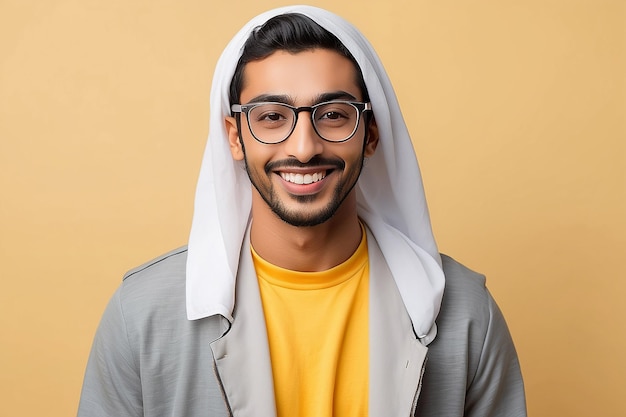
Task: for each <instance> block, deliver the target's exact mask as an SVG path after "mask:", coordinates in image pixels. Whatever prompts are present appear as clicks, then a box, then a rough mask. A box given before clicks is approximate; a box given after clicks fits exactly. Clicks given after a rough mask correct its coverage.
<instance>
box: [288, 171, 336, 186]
mask: <svg viewBox="0 0 626 417" xmlns="http://www.w3.org/2000/svg"><path fill="white" fill-rule="evenodd" d="M280 176H281V178H282V179H283V180H285V181H287V182H291V183H293V184H299V185H300V184H304V185H307V184H313V183H314V182H318V181H321V180H323V179H324V178H325V177H326V171H320V172H314V173H312V174H299V173H294V172H281V173H280Z"/></svg>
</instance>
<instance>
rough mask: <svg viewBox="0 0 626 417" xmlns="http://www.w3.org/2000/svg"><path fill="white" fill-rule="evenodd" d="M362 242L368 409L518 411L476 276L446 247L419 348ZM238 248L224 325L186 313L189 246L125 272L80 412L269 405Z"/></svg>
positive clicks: (511, 372)
mask: <svg viewBox="0 0 626 417" xmlns="http://www.w3.org/2000/svg"><path fill="white" fill-rule="evenodd" d="M368 233H369V232H368ZM368 245H369V247H368V250H369V257H370V363H369V367H370V388H369V415H370V416H380V417H391V416H412V415H417V416H429V417H430V416H433V417H434V416H441V417H455V416H476V417H478V416H502V417H504V416H506V417H514V416H525V415H526V406H525V398H524V388H523V383H522V378H521V373H520V368H519V363H518V360H517V355H516V353H515V348H514V346H513V342H512V340H511V337H510V335H509V331H508V329H507V327H506V323H505V321H504V319H503V317H502V314H501V313H500V311H499V309H498V307H497V306H496V304H495V302H494V301H493V299H492V297H491V296H490V294H489V292H488V291H487V289H486V288H485V279H484V277H483V276H481V275H478V274H476V273H474V272H472V271H470V270H469V269H467V268H465V267H463V266H462V265H460V264H459V263H457V262H456V261H454V260H452V259H451V258H449V257H446V256H443V266H444V272H445V275H446V289H445V294H444V299H443V304H442V309H441V312H440V314H439V317H438V318H437V326H438V334H437V338H436V339H435V341H434V342H432V343H431V344H430V345H429V346H428V348H427V347H425V346H423V345H422V344H421V343H420V342H419V340H418V339H417V338H416V337H415V334H414V333H413V329H412V325H411V321H410V319H409V317H408V314H407V313H406V310H405V309H404V305H403V303H402V299H401V298H400V294H399V293H398V290H397V287H396V285H395V283H394V281H393V277H392V276H391V273H390V271H389V269H388V267H387V264H386V263H385V260H384V258H383V256H382V254H381V252H380V249H379V248H378V245H377V243H376V240H375V239H374V237H373V236H372V235H371V234H368ZM242 248H243V249H242V253H241V258H240V267H239V273H238V276H237V285H236V305H235V311H234V312H233V317H234V320H233V323H232V325H231V324H230V323H229V322H228V320H226V319H225V318H224V317H222V316H211V317H207V318H205V319H201V320H195V321H189V320H187V318H186V311H185V262H186V258H187V256H186V255H187V252H186V249H185V248H182V249H178V250H175V251H173V252H170V253H168V254H166V255H163V256H161V257H159V258H157V259H155V260H153V261H151V262H149V263H147V264H145V265H143V266H141V267H139V268H137V269H134V270H132V271H130V272H128V273H127V274H126V275H125V277H124V281H123V283H122V285H121V286H120V288H119V289H118V290H117V292H116V293H115V294H114V295H113V297H112V299H111V301H110V303H109V305H108V306H107V308H106V311H105V313H104V315H103V317H102V321H101V323H100V326H99V328H98V331H97V333H96V336H95V339H94V343H93V347H92V351H91V355H90V357H89V361H88V364H87V371H86V374H85V379H84V383H83V391H82V395H81V400H80V405H79V410H78V416H79V417H96V416H115V417H123V416H147V417H157V416H159V417H165V416H171V417H183V416H186V417H195V416H209V417H217V416H220V417H221V416H237V417H263V416H275V415H276V407H275V402H274V390H273V380H272V370H271V364H270V356H269V348H268V342H267V336H266V329H265V319H264V316H263V307H262V305H261V301H260V297H259V289H258V284H257V278H256V274H255V271H254V266H253V263H252V258H251V256H250V250H249V242H248V241H247V240H246V241H245V242H244V244H243V245H242ZM426 363H427V365H426Z"/></svg>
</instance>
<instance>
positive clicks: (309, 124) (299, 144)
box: [285, 112, 324, 163]
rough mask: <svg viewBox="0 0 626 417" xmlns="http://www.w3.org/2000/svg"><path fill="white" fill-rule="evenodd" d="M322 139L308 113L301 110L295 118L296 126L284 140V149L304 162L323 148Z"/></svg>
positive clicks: (319, 152) (318, 153)
mask: <svg viewBox="0 0 626 417" xmlns="http://www.w3.org/2000/svg"><path fill="white" fill-rule="evenodd" d="M323 141H324V140H323V139H322V138H320V137H319V135H318V134H317V132H316V131H315V128H314V127H313V121H312V120H311V116H310V113H308V112H302V113H300V114H299V117H298V119H297V120H296V126H295V127H294V129H293V132H291V135H290V136H289V137H288V138H287V140H286V141H285V150H286V152H287V153H288V154H289V156H292V157H294V158H296V159H298V161H300V162H303V163H306V162H309V161H310V160H311V158H313V157H314V156H316V155H320V154H321V153H322V151H323V150H324V144H323Z"/></svg>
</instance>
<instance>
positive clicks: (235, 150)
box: [224, 116, 244, 161]
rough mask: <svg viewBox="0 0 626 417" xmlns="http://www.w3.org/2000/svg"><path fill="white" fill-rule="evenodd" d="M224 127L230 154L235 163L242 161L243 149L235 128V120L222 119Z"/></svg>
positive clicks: (229, 118) (229, 117) (228, 117)
mask: <svg viewBox="0 0 626 417" xmlns="http://www.w3.org/2000/svg"><path fill="white" fill-rule="evenodd" d="M224 127H226V133H227V134H228V143H229V146H230V154H231V155H232V156H233V159H234V160H235V161H242V160H243V158H244V154H243V147H242V146H241V140H240V139H239V129H238V128H237V119H235V118H234V117H232V116H227V117H225V118H224Z"/></svg>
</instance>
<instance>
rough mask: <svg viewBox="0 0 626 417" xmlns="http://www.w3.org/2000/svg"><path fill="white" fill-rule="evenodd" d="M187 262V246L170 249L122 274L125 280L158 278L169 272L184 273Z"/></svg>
mask: <svg viewBox="0 0 626 417" xmlns="http://www.w3.org/2000/svg"><path fill="white" fill-rule="evenodd" d="M186 262H187V246H182V247H180V248H177V249H174V250H171V251H169V252H167V253H164V254H163V255H161V256H158V257H156V258H154V259H152V260H150V261H148V262H146V263H144V264H142V265H139V266H138V267H136V268H133V269H131V270H130V271H128V272H126V274H124V278H123V280H124V281H125V282H130V281H133V282H134V281H141V280H146V279H148V280H150V279H158V278H159V277H163V276H169V275H171V274H176V275H178V274H180V273H182V274H184V273H185V265H186Z"/></svg>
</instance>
